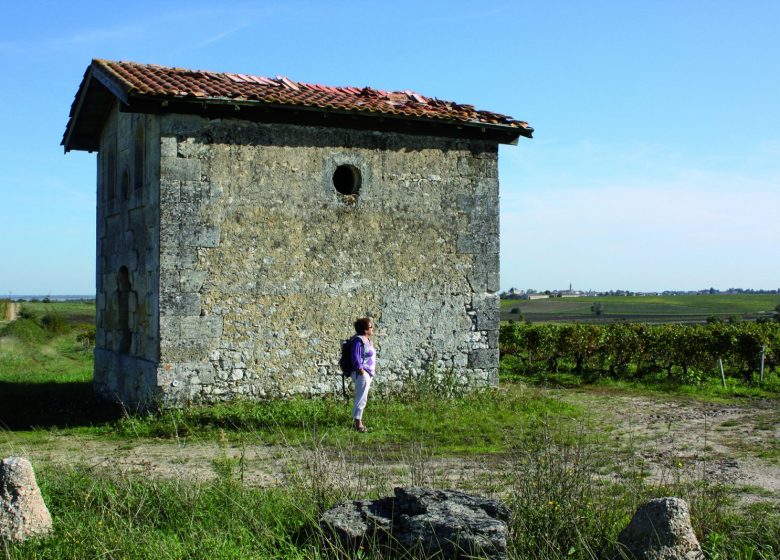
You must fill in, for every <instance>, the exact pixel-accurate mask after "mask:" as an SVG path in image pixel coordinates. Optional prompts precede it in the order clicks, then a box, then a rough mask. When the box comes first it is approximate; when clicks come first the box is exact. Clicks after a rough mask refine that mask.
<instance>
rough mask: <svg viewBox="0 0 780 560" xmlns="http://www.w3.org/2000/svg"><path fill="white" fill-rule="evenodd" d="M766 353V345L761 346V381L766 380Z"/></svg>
mask: <svg viewBox="0 0 780 560" xmlns="http://www.w3.org/2000/svg"><path fill="white" fill-rule="evenodd" d="M765 354H766V346H762V347H761V374H760V375H759V380H760V381H761V383H763V382H764V355H765Z"/></svg>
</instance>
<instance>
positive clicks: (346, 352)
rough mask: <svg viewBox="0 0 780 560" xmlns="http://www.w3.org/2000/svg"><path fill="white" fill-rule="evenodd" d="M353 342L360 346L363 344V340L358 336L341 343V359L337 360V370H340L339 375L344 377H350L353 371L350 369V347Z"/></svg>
mask: <svg viewBox="0 0 780 560" xmlns="http://www.w3.org/2000/svg"><path fill="white" fill-rule="evenodd" d="M355 340H357V341H358V342H360V344H363V339H362V338H360V337H359V336H358V335H355V336H353V337H352V338H348V339H346V340H342V341H341V358H339V369H341V375H343V376H344V377H349V376H350V375H352V372H353V371H355V370H354V369H352V345H353V344H354V343H355Z"/></svg>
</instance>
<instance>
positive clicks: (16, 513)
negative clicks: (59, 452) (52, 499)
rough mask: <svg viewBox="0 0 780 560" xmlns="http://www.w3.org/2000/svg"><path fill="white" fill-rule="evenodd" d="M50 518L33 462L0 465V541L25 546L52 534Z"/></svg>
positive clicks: (13, 461)
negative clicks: (33, 540)
mask: <svg viewBox="0 0 780 560" xmlns="http://www.w3.org/2000/svg"><path fill="white" fill-rule="evenodd" d="M51 530H52V523H51V515H50V514H49V510H48V508H47V507H46V504H45V503H44V501H43V496H41V491H40V489H39V488H38V484H37V483H36V482H35V473H34V472H33V468H32V465H31V464H30V461H28V460H27V459H24V458H22V457H9V458H7V459H3V461H2V462H0V540H7V541H16V542H22V541H25V540H27V539H28V538H30V537H35V536H42V535H46V534H47V533H49V532H51Z"/></svg>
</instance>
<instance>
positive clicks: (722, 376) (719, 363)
mask: <svg viewBox="0 0 780 560" xmlns="http://www.w3.org/2000/svg"><path fill="white" fill-rule="evenodd" d="M718 365H719V366H720V378H721V380H722V381H723V388H724V389H725V388H726V374H725V373H723V360H722V359H720V358H718Z"/></svg>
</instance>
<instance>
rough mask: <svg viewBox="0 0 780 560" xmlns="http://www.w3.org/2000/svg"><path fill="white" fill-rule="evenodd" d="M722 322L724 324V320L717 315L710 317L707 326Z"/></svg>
mask: <svg viewBox="0 0 780 560" xmlns="http://www.w3.org/2000/svg"><path fill="white" fill-rule="evenodd" d="M722 322H723V319H721V318H720V317H718V316H717V315H710V316H709V317H707V324H710V325H713V324H716V323H722Z"/></svg>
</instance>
